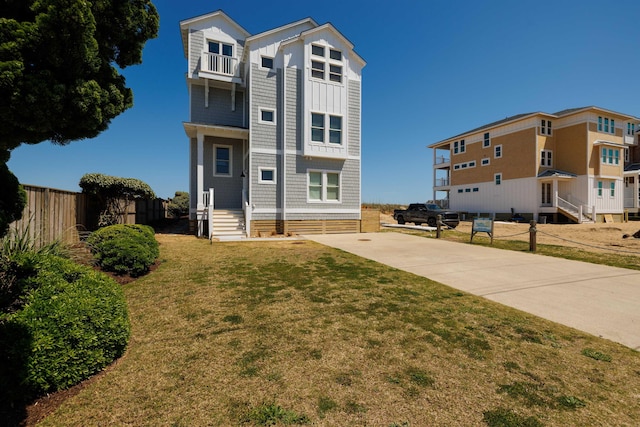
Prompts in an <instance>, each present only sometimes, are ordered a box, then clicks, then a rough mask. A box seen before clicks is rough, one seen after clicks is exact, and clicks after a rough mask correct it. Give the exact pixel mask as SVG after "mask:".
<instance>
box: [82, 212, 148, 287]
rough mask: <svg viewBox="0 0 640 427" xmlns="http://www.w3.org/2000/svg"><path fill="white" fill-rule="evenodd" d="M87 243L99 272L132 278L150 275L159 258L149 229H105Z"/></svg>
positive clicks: (130, 226)
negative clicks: (109, 272) (150, 269)
mask: <svg viewBox="0 0 640 427" xmlns="http://www.w3.org/2000/svg"><path fill="white" fill-rule="evenodd" d="M87 243H88V244H89V247H90V249H91V252H92V253H93V255H94V257H95V259H96V261H97V263H98V265H99V266H100V268H102V269H103V270H104V271H111V272H113V273H116V274H119V275H125V274H128V275H129V276H131V277H138V276H142V275H143V274H145V273H147V272H148V271H149V268H150V267H151V266H152V265H153V264H154V263H155V262H156V260H157V259H158V256H159V255H160V250H159V248H158V242H157V241H156V238H155V233H154V231H153V228H151V227H149V226H148V225H139V224H118V225H110V226H108V227H103V228H101V229H99V230H97V231H95V232H94V233H92V234H91V235H90V236H89V238H88V239H87Z"/></svg>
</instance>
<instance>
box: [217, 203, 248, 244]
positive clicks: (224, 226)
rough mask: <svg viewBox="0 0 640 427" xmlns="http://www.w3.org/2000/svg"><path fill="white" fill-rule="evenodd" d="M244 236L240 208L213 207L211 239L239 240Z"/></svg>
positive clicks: (242, 213) (242, 214)
mask: <svg viewBox="0 0 640 427" xmlns="http://www.w3.org/2000/svg"><path fill="white" fill-rule="evenodd" d="M245 237H246V232H245V224H244V212H242V210H241V209H237V210H236V209H214V211H213V232H212V233H211V238H212V239H219V240H240V239H244V238H245Z"/></svg>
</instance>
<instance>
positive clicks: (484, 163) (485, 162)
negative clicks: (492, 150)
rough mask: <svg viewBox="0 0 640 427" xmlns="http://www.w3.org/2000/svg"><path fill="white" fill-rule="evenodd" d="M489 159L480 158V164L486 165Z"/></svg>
mask: <svg viewBox="0 0 640 427" xmlns="http://www.w3.org/2000/svg"><path fill="white" fill-rule="evenodd" d="M489 162H490V160H489V159H482V161H481V164H482V166H487V165H488V164H489Z"/></svg>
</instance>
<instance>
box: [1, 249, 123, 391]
mask: <svg viewBox="0 0 640 427" xmlns="http://www.w3.org/2000/svg"><path fill="white" fill-rule="evenodd" d="M18 258H19V259H18V260H17V261H16V262H17V264H19V268H20V269H21V271H22V272H23V273H25V274H27V276H28V277H25V278H22V279H21V281H22V282H23V284H22V289H25V290H26V291H25V295H24V296H23V298H24V301H23V302H24V304H23V306H22V307H21V308H20V309H19V310H17V311H15V312H13V313H3V314H0V359H2V360H3V363H2V367H1V368H0V376H1V379H2V382H4V383H6V384H7V385H8V387H7V388H6V389H5V390H4V391H3V392H0V397H1V398H2V400H5V401H9V402H17V401H24V400H25V399H28V398H29V397H33V396H37V395H41V394H43V393H47V392H51V391H56V390H61V389H65V388H68V387H70V386H72V385H74V384H77V383H79V382H80V381H82V380H84V379H86V378H88V377H89V376H91V375H93V374H95V373H96V372H98V371H100V370H101V369H103V368H104V367H105V366H107V365H109V364H110V363H111V362H113V361H114V360H115V359H116V358H118V357H120V356H121V355H122V354H123V352H124V350H125V348H126V345H127V342H128V340H129V334H130V324H129V319H128V314H127V307H126V301H125V298H124V294H123V292H122V289H121V287H120V286H119V285H118V284H117V283H116V282H115V281H113V280H112V279H111V278H109V277H108V276H106V275H104V274H103V273H100V272H97V271H94V270H93V269H91V268H90V267H86V266H82V265H78V264H75V263H74V262H73V261H70V260H68V259H64V258H60V257H57V256H55V255H49V254H35V253H32V254H23V255H21V256H20V257H18ZM2 394H5V395H4V396H2Z"/></svg>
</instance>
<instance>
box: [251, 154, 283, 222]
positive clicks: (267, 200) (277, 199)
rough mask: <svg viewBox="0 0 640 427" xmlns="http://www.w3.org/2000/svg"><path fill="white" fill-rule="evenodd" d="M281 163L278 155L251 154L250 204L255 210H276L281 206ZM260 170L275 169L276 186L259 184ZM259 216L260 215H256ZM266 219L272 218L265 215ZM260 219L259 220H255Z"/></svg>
mask: <svg viewBox="0 0 640 427" xmlns="http://www.w3.org/2000/svg"><path fill="white" fill-rule="evenodd" d="M281 163H282V158H281V156H280V155H273V154H262V153H254V154H253V164H252V170H251V182H252V183H253V184H252V188H253V192H252V195H251V204H252V205H254V206H255V207H256V209H273V210H275V209H277V208H280V207H281V206H282V177H281V176H280V175H281V173H280V172H281V171H280V170H279V167H278V166H279V165H280V164H281ZM260 168H273V169H276V184H275V185H274V184H267V183H260V182H259V179H260ZM256 215H257V216H260V215H261V214H256ZM266 217H267V218H274V215H273V214H268V215H266ZM256 219H261V218H256Z"/></svg>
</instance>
